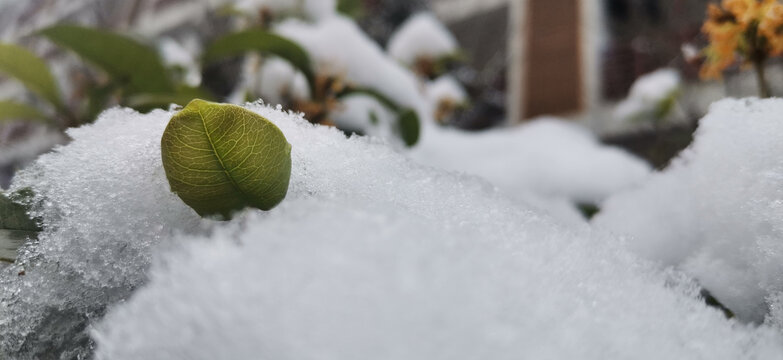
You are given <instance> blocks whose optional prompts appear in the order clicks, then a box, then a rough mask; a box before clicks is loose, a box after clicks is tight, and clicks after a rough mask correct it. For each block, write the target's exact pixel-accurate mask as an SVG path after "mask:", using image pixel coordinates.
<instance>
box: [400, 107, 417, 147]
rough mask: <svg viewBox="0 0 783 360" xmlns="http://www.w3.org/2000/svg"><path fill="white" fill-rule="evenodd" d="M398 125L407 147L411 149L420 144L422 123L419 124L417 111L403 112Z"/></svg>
mask: <svg viewBox="0 0 783 360" xmlns="http://www.w3.org/2000/svg"><path fill="white" fill-rule="evenodd" d="M397 125H398V131H399V133H400V137H401V138H402V141H404V142H405V145H407V146H409V147H410V146H413V145H416V143H417V142H419V134H420V132H421V123H420V122H419V115H416V111H414V110H413V109H405V110H403V111H402V112H401V113H400V114H399V120H398V122H397Z"/></svg>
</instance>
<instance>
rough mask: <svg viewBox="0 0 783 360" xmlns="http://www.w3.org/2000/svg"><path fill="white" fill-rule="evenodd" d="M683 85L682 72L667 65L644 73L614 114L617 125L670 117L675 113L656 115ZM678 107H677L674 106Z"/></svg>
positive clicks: (655, 120) (647, 122) (634, 124)
mask: <svg viewBox="0 0 783 360" xmlns="http://www.w3.org/2000/svg"><path fill="white" fill-rule="evenodd" d="M680 87H681V79H680V74H679V73H678V72H677V70H675V69H670V68H664V69H659V70H656V71H654V72H652V73H649V74H647V75H644V76H642V77H640V78H639V79H637V80H636V82H634V84H633V86H631V90H630V92H629V94H628V97H627V98H626V99H625V100H623V101H621V102H620V103H619V104H618V105H617V107H616V108H615V110H614V113H613V114H612V117H613V120H614V122H615V123H619V124H618V125H616V127H618V128H638V127H639V126H640V125H649V123H653V122H661V121H665V120H668V119H669V118H670V117H671V115H672V113H673V112H672V113H668V114H660V115H662V117H661V118H658V117H659V114H656V111H657V110H658V109H660V108H661V106H662V105H663V103H664V102H665V101H666V100H667V99H669V98H671V97H672V96H676V94H677V92H678V91H679V89H680ZM672 109H673V110H676V109H675V108H672Z"/></svg>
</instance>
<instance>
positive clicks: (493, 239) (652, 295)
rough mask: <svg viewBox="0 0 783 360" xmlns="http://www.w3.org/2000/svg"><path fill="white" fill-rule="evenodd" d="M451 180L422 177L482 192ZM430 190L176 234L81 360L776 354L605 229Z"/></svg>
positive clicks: (320, 202)
mask: <svg viewBox="0 0 783 360" xmlns="http://www.w3.org/2000/svg"><path fill="white" fill-rule="evenodd" d="M294 146H295V147H296V145H294ZM362 167H363V166H362ZM360 171H361V172H363V170H360ZM387 176H388V174H387ZM403 177H404V176H403ZM390 180H391V181H392V182H394V183H396V182H397V181H399V179H395V178H394V177H391V179H390ZM454 180H456V179H455V178H453V177H449V178H444V179H441V181H438V182H439V184H438V185H441V186H450V187H451V189H450V190H452V191H454V190H456V191H455V195H456V198H459V199H463V200H468V198H472V197H474V196H478V197H480V198H483V197H484V196H486V195H480V193H481V192H478V193H476V191H474V190H467V191H459V190H457V189H458V185H457V184H458V183H460V182H455V181H454ZM395 185H396V184H395ZM421 185H422V184H421V183H420V184H419V185H417V186H416V187H419V186H421ZM430 187H431V186H430V185H424V186H423V187H422V188H421V189H420V191H417V192H416V193H415V194H402V195H401V196H402V197H403V198H406V199H407V198H408V197H409V196H416V197H417V198H418V201H419V202H421V203H427V204H429V205H428V206H427V207H429V208H430V209H426V208H419V206H417V205H414V206H410V207H409V206H406V205H404V204H400V203H399V201H397V200H395V199H394V198H390V197H387V196H386V195H380V196H371V198H366V199H361V198H362V197H365V196H364V195H362V196H357V197H354V198H353V199H335V198H331V199H329V198H321V199H316V198H312V199H296V200H292V201H288V202H286V203H285V205H283V206H282V207H281V208H279V209H276V210H275V211H273V212H272V213H269V214H262V213H258V212H255V213H252V214H248V215H247V217H245V218H243V219H242V222H241V224H231V225H229V226H225V227H223V228H222V229H220V230H219V231H216V232H215V233H214V235H213V236H211V237H210V238H198V239H193V238H190V237H188V238H182V239H181V241H182V242H183V243H186V244H187V246H186V249H185V250H184V251H180V252H179V253H177V254H173V255H170V256H168V257H167V258H166V260H165V261H162V262H160V263H158V264H157V265H156V266H155V267H154V268H153V270H152V278H151V281H150V283H149V284H148V286H146V287H145V288H143V289H141V290H140V291H139V292H137V293H136V294H135V295H134V297H132V298H131V299H130V300H129V301H128V302H126V303H124V304H121V305H119V306H118V307H116V308H115V309H113V310H112V311H111V312H110V313H109V315H107V317H106V318H105V319H104V321H103V322H102V323H101V324H100V325H99V326H98V327H97V330H96V331H95V332H94V336H95V338H96V341H97V342H98V350H97V359H114V360H123V359H147V358H155V357H156V356H157V357H165V358H171V359H193V360H197V359H249V358H256V357H258V356H259V354H263V357H264V358H270V359H285V358H296V359H323V358H326V359H346V360H350V359H478V358H488V359H519V358H531V359H541V358H544V359H547V358H549V359H567V358H579V359H606V358H634V359H660V358H666V359H689V358H704V359H707V358H709V359H712V358H714V359H743V358H746V359H751V358H773V357H775V356H780V355H783V352H781V351H783V348H781V345H780V343H779V342H777V341H778V338H776V336H777V335H776V334H775V333H774V331H772V330H771V329H769V328H765V327H762V328H757V329H753V328H751V327H745V326H741V325H739V324H737V323H733V322H731V321H728V320H725V318H723V317H722V315H721V314H719V313H718V312H717V311H715V310H708V309H707V308H705V307H704V306H703V305H702V304H701V303H699V302H697V301H695V300H693V299H692V298H689V297H687V296H685V295H684V294H683V293H681V292H680V291H688V290H686V289H685V288H684V287H683V288H679V289H670V288H668V289H667V287H666V282H667V278H666V276H664V275H662V274H654V273H652V272H649V271H648V269H647V268H646V266H644V265H640V264H639V263H638V262H637V261H636V260H635V259H633V258H632V257H628V256H625V255H624V254H622V252H620V251H616V249H614V246H607V245H609V244H613V243H614V241H613V240H611V239H604V238H601V237H599V236H589V235H587V234H585V233H581V234H577V233H571V232H569V231H563V230H558V229H556V228H553V227H552V226H551V224H548V223H547V222H545V221H541V219H539V218H536V217H535V216H530V215H531V214H529V213H528V212H526V211H519V209H514V208H510V207H507V206H505V205H503V204H502V203H492V202H483V201H482V202H483V203H480V204H472V205H471V206H468V208H469V209H468V208H465V207H463V208H460V207H450V206H449V205H451V204H444V205H440V204H439V202H440V200H441V199H440V198H434V197H433V196H432V195H430V194H429V193H428V192H424V191H421V190H424V189H426V188H430ZM327 199H328V200H327ZM408 200H409V199H408ZM433 200H435V201H433ZM473 200H479V201H481V200H480V199H473ZM406 201H407V200H406ZM428 210H436V211H437V214H439V215H441V216H434V215H435V214H431V213H428V212H427V211H428ZM488 212H493V213H492V214H489V213H488ZM336 224H339V225H337V226H336ZM368 235H369V236H368ZM597 259H600V260H597ZM690 291H692V289H691V290H690Z"/></svg>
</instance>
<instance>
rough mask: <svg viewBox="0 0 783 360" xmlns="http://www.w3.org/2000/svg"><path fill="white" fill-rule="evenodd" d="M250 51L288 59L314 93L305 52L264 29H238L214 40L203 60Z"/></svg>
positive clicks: (291, 42) (308, 58) (313, 82)
mask: <svg viewBox="0 0 783 360" xmlns="http://www.w3.org/2000/svg"><path fill="white" fill-rule="evenodd" d="M250 51H259V52H261V53H265V54H268V55H274V56H277V57H280V58H282V59H284V60H286V61H288V62H289V63H290V64H291V65H292V66H293V67H294V68H296V69H297V70H299V71H301V72H302V74H304V76H305V77H306V78H307V83H308V84H309V85H310V93H311V94H315V74H314V73H313V69H312V65H311V63H310V56H309V55H307V52H306V51H305V50H304V49H302V47H301V46H299V45H298V44H297V43H295V42H293V41H291V40H288V39H286V38H284V37H282V36H279V35H276V34H273V33H271V32H269V31H266V30H264V29H251V30H245V31H240V32H236V33H233V34H229V35H226V36H224V37H222V38H220V39H218V40H216V41H215V42H213V43H212V44H211V45H210V46H209V47H208V48H207V49H206V51H205V53H204V62H205V63H208V62H214V61H216V60H219V59H221V58H225V57H229V56H236V55H242V54H244V53H246V52H250Z"/></svg>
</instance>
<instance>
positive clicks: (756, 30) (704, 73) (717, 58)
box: [701, 0, 783, 78]
mask: <svg viewBox="0 0 783 360" xmlns="http://www.w3.org/2000/svg"><path fill="white" fill-rule="evenodd" d="M702 32H704V33H705V34H707V36H708V37H709V42H710V44H709V46H707V48H706V49H704V53H705V55H706V61H705V63H704V65H703V66H702V68H701V77H702V78H720V76H721V72H722V71H723V70H724V69H726V68H727V67H729V66H731V64H733V63H734V61H735V60H736V56H737V55H740V56H741V57H743V58H744V59H745V61H749V60H751V59H754V57H758V56H763V57H765V58H766V57H769V56H777V55H780V54H783V4H781V3H779V2H778V1H777V0H723V2H722V3H721V6H717V5H715V4H710V5H709V6H708V8H707V21H705V22H704V26H702ZM756 60H758V59H756Z"/></svg>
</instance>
